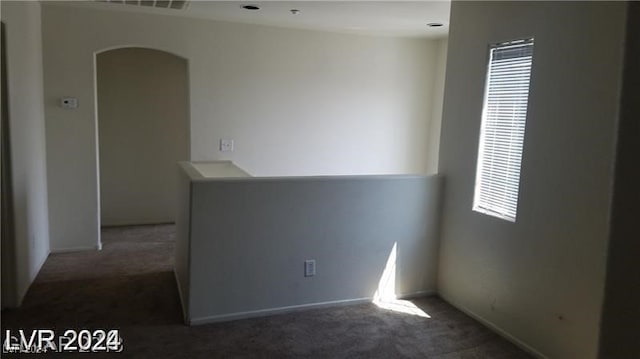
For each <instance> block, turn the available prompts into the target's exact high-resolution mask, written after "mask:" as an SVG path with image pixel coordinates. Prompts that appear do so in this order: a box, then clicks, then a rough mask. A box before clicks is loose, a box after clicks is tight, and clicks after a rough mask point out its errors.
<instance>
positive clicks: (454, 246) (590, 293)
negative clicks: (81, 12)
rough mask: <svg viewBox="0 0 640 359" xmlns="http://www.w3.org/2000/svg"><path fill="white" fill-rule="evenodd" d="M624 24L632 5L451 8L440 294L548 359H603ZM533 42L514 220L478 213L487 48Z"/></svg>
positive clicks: (443, 145)
mask: <svg viewBox="0 0 640 359" xmlns="http://www.w3.org/2000/svg"><path fill="white" fill-rule="evenodd" d="M624 28H625V4H624V3H622V2H615V3H604V2H517V3H516V2H514V3H507V2H487V3H480V2H454V3H453V4H452V11H451V31H450V34H449V44H448V46H449V52H448V62H447V75H446V82H447V84H446V88H445V102H444V116H443V123H442V136H441V147H440V163H439V168H440V171H441V173H442V174H443V175H444V177H445V182H446V185H445V195H444V210H443V225H442V235H441V241H442V242H441V251H440V265H439V280H438V291H439V293H440V294H441V295H442V296H443V297H444V298H445V299H446V300H448V301H450V302H451V303H453V304H454V305H455V306H457V307H459V308H462V309H464V310H466V311H468V312H469V313H471V314H472V315H474V316H476V317H477V318H480V319H481V320H482V321H484V322H485V323H487V324H489V325H491V326H494V327H495V328H497V329H498V330H500V331H503V332H505V333H508V335H509V336H511V337H512V338H514V339H515V340H518V341H520V342H521V344H523V345H526V346H529V348H530V349H532V350H534V351H536V352H537V353H538V354H540V355H544V356H547V357H549V358H563V359H565V358H566V359H571V358H580V359H588V358H595V357H596V355H597V347H598V327H599V322H600V310H601V306H602V301H603V288H604V278H605V263H606V250H607V241H608V232H609V225H608V223H609V218H610V216H609V205H610V201H611V193H612V191H611V186H612V170H613V164H614V142H615V130H616V124H617V116H618V110H619V106H618V103H619V96H620V84H621V81H620V77H621V65H622V53H623V51H622V50H623V40H624ZM524 36H534V37H535V48H534V55H533V56H534V58H533V69H532V71H533V72H532V82H531V88H530V97H529V109H528V116H527V127H526V134H525V140H524V153H523V162H522V176H521V184H520V199H519V207H518V220H517V222H516V223H510V222H507V221H503V220H499V219H496V218H493V217H489V216H486V215H483V214H479V213H475V212H473V211H472V210H471V208H472V201H473V189H474V178H475V169H476V157H477V150H478V138H479V130H480V121H481V112H482V103H483V91H484V81H485V76H486V65H487V60H488V59H487V56H488V45H489V44H491V43H495V42H500V41H505V40H511V39H516V38H520V37H524Z"/></svg>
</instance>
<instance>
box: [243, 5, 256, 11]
mask: <svg viewBox="0 0 640 359" xmlns="http://www.w3.org/2000/svg"><path fill="white" fill-rule="evenodd" d="M242 8H243V9H245V10H260V6H258V5H242Z"/></svg>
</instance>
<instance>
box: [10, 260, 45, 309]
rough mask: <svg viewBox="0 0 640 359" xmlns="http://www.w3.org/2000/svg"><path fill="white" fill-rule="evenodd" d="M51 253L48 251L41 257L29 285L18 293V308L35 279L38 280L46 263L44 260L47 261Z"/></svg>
mask: <svg viewBox="0 0 640 359" xmlns="http://www.w3.org/2000/svg"><path fill="white" fill-rule="evenodd" d="M50 253H51V252H48V253H47V255H45V256H42V258H40V261H39V262H38V264H37V265H36V268H37V269H36V271H35V272H34V273H33V275H31V278H29V285H28V286H26V287H25V288H24V290H23V291H22V293H18V298H17V299H18V302H17V306H16V308H17V307H20V306H21V305H22V301H23V300H24V297H25V296H26V295H27V292H28V291H29V288H31V285H32V284H33V281H35V280H36V277H37V276H38V274H39V273H40V270H41V269H42V266H43V265H44V262H46V261H47V258H49V254H50Z"/></svg>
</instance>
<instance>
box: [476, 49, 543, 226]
mask: <svg viewBox="0 0 640 359" xmlns="http://www.w3.org/2000/svg"><path fill="white" fill-rule="evenodd" d="M532 58H533V38H529V39H522V40H516V41H510V42H506V43H500V44H496V45H492V46H491V48H490V54H489V66H488V70H487V82H486V85H485V94H484V105H483V109H482V127H481V129H480V144H479V148H478V167H477V169H476V184H475V194H474V198H473V210H474V211H477V212H481V213H484V214H488V215H491V216H495V217H498V218H502V219H506V220H508V221H511V222H515V221H516V211H517V207H518V187H519V185H520V164H521V160H522V147H523V143H524V129H525V122H526V119H527V100H528V97H529V80H530V78H531V64H532Z"/></svg>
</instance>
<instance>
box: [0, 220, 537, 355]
mask: <svg viewBox="0 0 640 359" xmlns="http://www.w3.org/2000/svg"><path fill="white" fill-rule="evenodd" d="M173 236H174V227H173V226H172V225H158V226H137V227H119V228H108V229H104V230H103V232H102V238H103V245H104V248H103V250H102V251H100V252H79V253H65V254H52V255H51V256H50V257H49V259H48V260H47V262H46V263H45V265H44V267H43V268H42V270H41V272H40V274H39V275H38V277H37V278H36V281H35V282H34V284H33V285H32V287H31V289H30V290H29V292H28V293H27V296H26V298H25V300H24V304H23V306H22V307H21V308H20V309H14V310H5V311H3V312H2V329H3V330H5V329H13V330H15V329H32V328H49V329H56V330H57V331H62V330H63V329H68V328H73V329H98V328H105V329H120V330H121V333H122V334H121V335H122V338H123V340H124V352H123V353H121V354H113V353H110V354H105V355H104V356H107V355H109V356H119V357H132V358H440V359H453V358H460V359H472V358H505V359H506V358H530V356H528V355H527V354H526V353H524V352H523V351H521V350H520V349H518V348H516V347H515V346H514V345H512V344H510V343H509V342H507V341H505V340H504V339H502V338H500V337H499V336H497V335H496V334H494V333H492V332H491V331H489V330H488V329H486V328H485V327H483V326H482V325H480V324H478V323H477V322H475V321H474V320H473V319H471V318H470V317H468V316H466V315H465V314H463V313H461V312H460V311H458V310H456V309H455V308H453V307H451V306H450V305H449V304H447V303H445V302H444V301H442V300H441V299H439V298H437V297H425V298H420V299H417V300H413V301H412V302H413V303H414V304H415V305H416V306H418V307H419V308H421V309H422V310H423V311H425V312H426V313H427V314H429V315H430V316H431V318H422V317H417V316H413V315H408V314H402V313H397V312H391V311H387V310H383V309H380V308H378V307H376V306H375V305H373V304H361V305H352V306H345V307H335V308H329V309H314V310H307V311H302V312H296V313H290V314H282V315H275V316H270V317H264V318H256V319H246V320H237V321H232V322H226V323H218V324H210V325H203V326H196V327H188V326H185V325H183V324H182V322H181V311H180V302H179V298H178V292H177V289H176V284H175V280H174V277H173V273H172V265H173V249H174V245H173ZM3 333H4V331H3ZM45 356H47V355H42V354H40V355H38V356H37V357H45ZM66 356H68V354H67V355H66ZM76 356H78V357H88V356H91V357H93V356H96V355H95V354H86V353H83V354H77V355H76Z"/></svg>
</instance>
